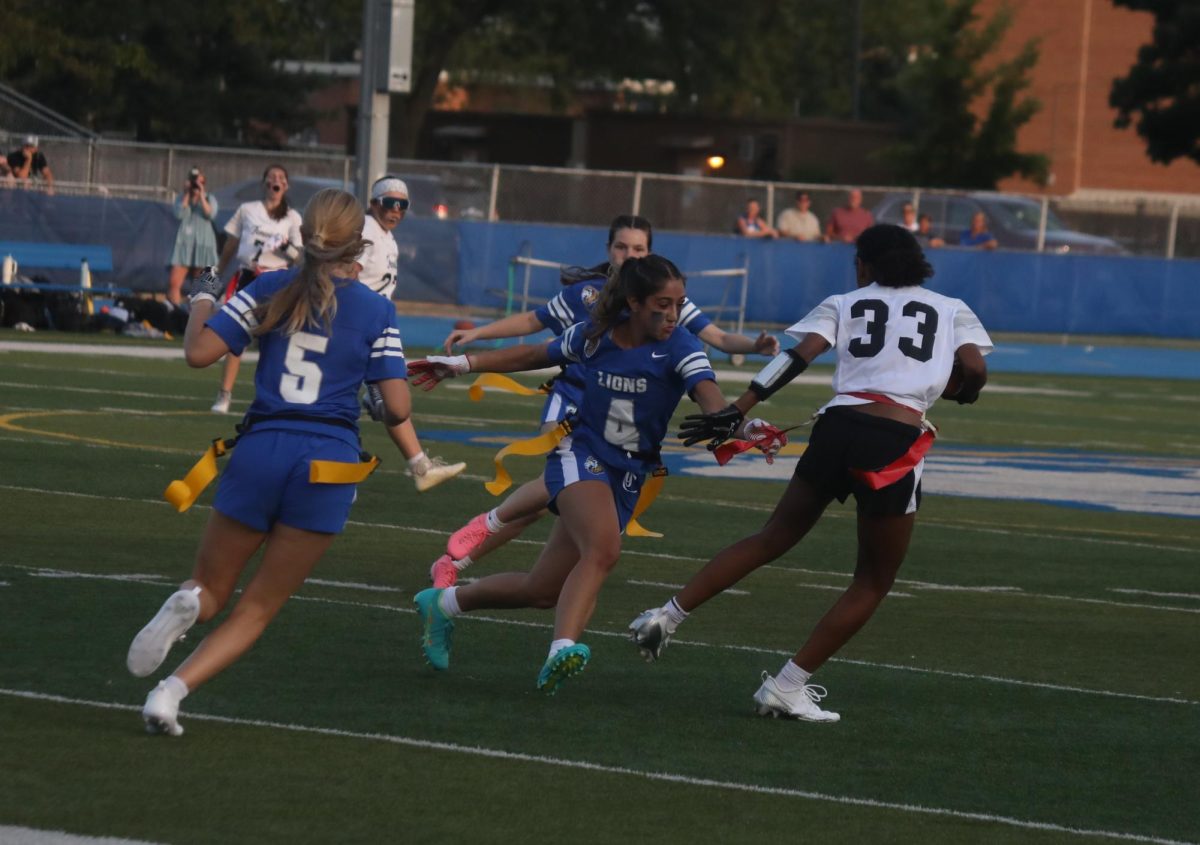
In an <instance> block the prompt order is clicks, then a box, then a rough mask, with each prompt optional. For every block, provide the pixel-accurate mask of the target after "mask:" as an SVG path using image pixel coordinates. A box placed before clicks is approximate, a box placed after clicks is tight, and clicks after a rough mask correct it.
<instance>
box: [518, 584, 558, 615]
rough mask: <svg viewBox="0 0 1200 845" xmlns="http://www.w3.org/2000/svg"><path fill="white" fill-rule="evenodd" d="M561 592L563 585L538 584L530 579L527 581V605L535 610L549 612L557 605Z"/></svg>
mask: <svg viewBox="0 0 1200 845" xmlns="http://www.w3.org/2000/svg"><path fill="white" fill-rule="evenodd" d="M560 592H562V585H561V584H545V583H537V582H534V581H531V580H529V579H526V581H525V600H526V603H527V604H528V605H529V607H531V608H534V609H535V610H549V609H550V608H552V607H554V606H555V605H557V604H558V594H559V593H560Z"/></svg>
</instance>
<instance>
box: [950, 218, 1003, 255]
mask: <svg viewBox="0 0 1200 845" xmlns="http://www.w3.org/2000/svg"><path fill="white" fill-rule="evenodd" d="M958 245H959V246H969V247H974V248H976V249H995V248H996V247H998V246H1000V243H999V241H997V240H996V238H995V237H994V236H993V235H992V233H991V232H989V231H988V224H987V215H986V214H984V213H983V212H982V211H976V212H975V213H974V214H973V215H971V228H969V229H964V230H963V232H962V234H961V235H959V236H958Z"/></svg>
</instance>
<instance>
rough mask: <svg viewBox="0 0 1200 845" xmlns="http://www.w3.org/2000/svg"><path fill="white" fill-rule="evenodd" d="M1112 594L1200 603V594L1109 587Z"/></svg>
mask: <svg viewBox="0 0 1200 845" xmlns="http://www.w3.org/2000/svg"><path fill="white" fill-rule="evenodd" d="M1108 591H1109V592H1110V593H1132V594H1134V595H1142V596H1154V597H1155V598H1160V599H1194V600H1196V601H1200V593H1158V592H1155V591H1154V590H1135V589H1133V588H1131V587H1109V588H1108Z"/></svg>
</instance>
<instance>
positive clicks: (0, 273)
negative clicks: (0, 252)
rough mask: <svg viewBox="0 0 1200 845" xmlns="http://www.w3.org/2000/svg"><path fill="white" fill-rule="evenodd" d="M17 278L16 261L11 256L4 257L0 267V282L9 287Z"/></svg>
mask: <svg viewBox="0 0 1200 845" xmlns="http://www.w3.org/2000/svg"><path fill="white" fill-rule="evenodd" d="M16 277H17V259H15V258H13V257H12V256H11V255H6V256H4V262H3V265H2V266H0V282H3V283H4V284H6V285H11V284H12V283H13V279H15V278H16Z"/></svg>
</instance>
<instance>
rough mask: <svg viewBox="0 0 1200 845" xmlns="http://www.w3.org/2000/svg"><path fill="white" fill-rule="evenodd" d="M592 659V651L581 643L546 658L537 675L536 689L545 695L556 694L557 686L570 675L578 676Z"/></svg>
mask: <svg viewBox="0 0 1200 845" xmlns="http://www.w3.org/2000/svg"><path fill="white" fill-rule="evenodd" d="M591 659H592V650H591V649H590V648H588V647H587V646H585V645H584V644H583V643H575V645H569V646H567V647H566V648H564V649H562V650H561V651H559V652H558V653H557V654H556V655H554V656H553V657H548V658H546V664H545V665H544V666H542V671H541V672H539V673H538V679H537V688H538V689H540V690H543V691H545V693H546V695H554V693H556V692H558V687H559V685H560V684H561V683H562V682H563V681H565V680H566V679H567V678H569V677H571V676H572V675H578V674H579V673H580V672H582V671H583V667H585V666H587V662H588V661H589V660H591Z"/></svg>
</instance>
